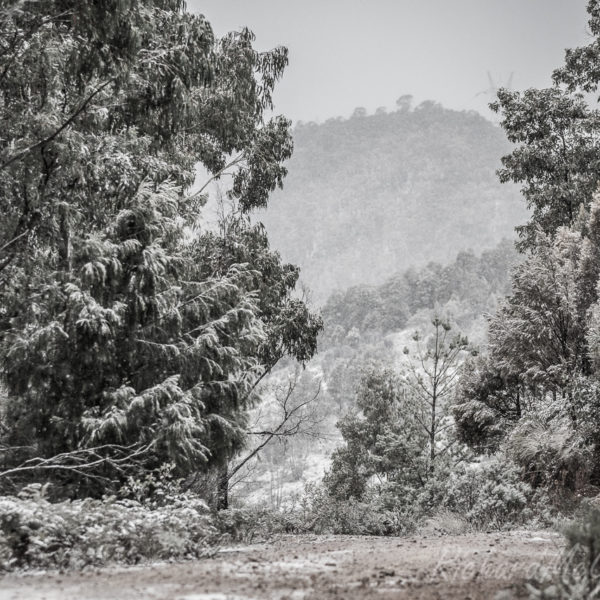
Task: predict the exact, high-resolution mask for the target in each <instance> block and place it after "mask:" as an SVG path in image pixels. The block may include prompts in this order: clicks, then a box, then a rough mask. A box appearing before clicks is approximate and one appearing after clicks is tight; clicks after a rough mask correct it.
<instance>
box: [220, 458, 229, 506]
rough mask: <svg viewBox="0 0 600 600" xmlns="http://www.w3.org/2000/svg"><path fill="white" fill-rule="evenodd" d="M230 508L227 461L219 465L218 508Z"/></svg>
mask: <svg viewBox="0 0 600 600" xmlns="http://www.w3.org/2000/svg"><path fill="white" fill-rule="evenodd" d="M228 508H229V470H228V464H227V463H225V464H224V465H223V466H221V467H219V475H218V480H217V510H226V509H228Z"/></svg>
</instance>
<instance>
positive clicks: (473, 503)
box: [438, 454, 553, 530]
mask: <svg viewBox="0 0 600 600" xmlns="http://www.w3.org/2000/svg"><path fill="white" fill-rule="evenodd" d="M438 493H439V494H440V505H441V506H442V507H444V508H446V509H449V510H451V511H453V512H455V513H458V514H460V515H461V516H463V518H465V519H466V520H467V522H468V523H469V525H470V526H471V527H473V528H474V529H477V530H489V529H506V528H510V527H518V526H521V525H531V524H532V523H533V522H534V521H535V520H537V521H538V525H541V526H547V525H548V524H549V523H550V522H551V519H552V517H553V514H552V512H551V509H550V507H549V506H548V499H547V496H546V495H545V494H544V493H543V492H537V491H536V490H534V488H533V487H532V486H531V485H529V484H528V483H525V482H523V481H522V480H521V474H520V471H519V468H518V467H517V466H516V465H515V464H514V463H512V462H511V461H510V460H507V457H506V456H504V455H502V454H498V455H496V456H494V457H492V458H490V459H488V460H485V461H483V462H481V463H479V464H477V463H474V464H466V465H464V466H463V467H461V468H458V469H456V470H455V471H454V472H452V473H450V474H449V475H448V477H447V479H446V480H445V481H443V483H442V485H441V488H440V492H438Z"/></svg>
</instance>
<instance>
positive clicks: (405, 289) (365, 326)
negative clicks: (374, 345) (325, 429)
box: [321, 240, 519, 348]
mask: <svg viewBox="0 0 600 600" xmlns="http://www.w3.org/2000/svg"><path fill="white" fill-rule="evenodd" d="M518 258H519V257H518V254H517V252H516V250H515V248H514V244H513V242H510V241H508V240H504V241H502V242H501V243H500V244H499V245H498V246H497V247H496V248H494V249H492V250H486V251H484V252H482V253H481V256H479V257H478V256H476V255H475V254H474V253H473V252H471V251H469V252H460V253H459V254H458V255H457V257H456V259H455V260H454V262H452V263H450V264H448V265H445V266H444V265H441V264H439V263H435V262H431V263H429V264H428V265H427V266H425V267H423V268H421V269H415V268H411V269H408V270H407V271H405V272H403V273H399V274H397V275H394V276H392V277H390V278H389V279H387V280H386V281H385V282H384V283H382V284H381V285H379V286H367V285H361V286H355V287H352V288H350V289H348V290H346V291H345V292H336V293H334V294H332V295H331V296H330V297H329V299H328V300H327V302H326V304H325V305H324V307H323V322H324V330H323V333H322V335H321V340H322V348H327V347H330V346H332V345H336V344H340V343H342V341H343V340H344V338H345V337H346V336H347V335H348V334H349V332H350V331H352V330H354V329H355V330H357V331H358V333H360V334H366V333H368V332H369V333H372V334H375V335H377V336H380V335H382V334H386V333H390V332H393V331H398V330H401V329H403V328H404V327H405V326H406V324H407V322H408V320H409V319H410V317H411V316H412V315H414V314H416V313H417V312H418V311H420V310H433V309H435V308H436V307H437V308H438V309H439V310H440V311H441V312H444V307H445V306H446V305H447V304H448V303H449V302H450V301H454V302H455V303H459V304H460V313H459V314H458V311H457V310H456V309H457V306H454V311H453V312H455V313H457V314H455V315H454V316H455V318H458V321H459V325H460V326H461V327H463V328H468V326H469V325H470V324H471V322H472V321H473V320H474V319H476V318H477V317H479V316H480V315H482V314H483V313H485V312H491V311H493V310H494V308H495V304H496V302H497V301H498V299H500V298H503V297H504V296H506V295H507V294H508V293H509V292H510V288H511V284H510V270H511V268H512V267H513V266H514V265H515V264H516V263H517V262H518Z"/></svg>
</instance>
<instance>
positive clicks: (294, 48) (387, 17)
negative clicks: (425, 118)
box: [187, 0, 590, 121]
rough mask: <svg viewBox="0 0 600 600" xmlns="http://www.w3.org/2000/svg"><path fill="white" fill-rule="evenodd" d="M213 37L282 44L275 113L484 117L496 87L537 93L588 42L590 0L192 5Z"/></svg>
mask: <svg viewBox="0 0 600 600" xmlns="http://www.w3.org/2000/svg"><path fill="white" fill-rule="evenodd" d="M187 4H188V9H189V10H190V11H193V12H200V13H203V14H204V15H205V16H206V17H207V19H208V20H209V21H210V22H211V24H212V26H213V29H214V30H215V33H216V34H217V35H221V34H223V33H225V32H226V31H230V30H235V29H239V28H240V27H242V26H247V27H249V28H250V29H252V30H253V31H254V33H255V34H256V37H257V41H256V47H257V48H258V49H261V50H263V49H268V48H271V47H274V46H277V45H285V46H287V47H288V48H289V51H290V64H289V66H288V68H287V71H286V74H285V76H284V78H283V80H282V81H281V82H280V83H279V87H278V90H277V92H276V95H275V103H276V106H275V108H276V111H275V112H276V113H282V114H285V115H286V116H288V117H290V118H292V119H293V120H299V119H300V120H304V121H310V120H315V121H323V120H325V119H327V118H329V117H332V116H348V115H350V113H351V112H352V111H353V109H354V108H356V107H358V106H364V107H365V108H367V109H368V110H369V112H372V111H374V110H375V109H376V108H377V107H378V106H386V107H388V108H392V107H393V106H394V104H395V101H396V99H397V98H398V97H399V96H401V95H403V94H412V95H414V96H415V99H416V100H417V101H421V100H425V99H431V100H436V101H438V102H441V103H442V104H444V106H447V107H450V108H457V109H478V110H483V111H485V110H486V109H485V106H486V104H487V102H488V101H489V100H488V98H487V97H486V96H485V95H484V94H480V95H477V94H478V93H479V92H482V91H484V90H486V89H487V88H489V87H490V86H489V83H488V80H487V75H486V72H487V71H490V72H491V74H492V77H493V79H494V81H495V83H496V85H498V86H500V85H504V84H506V82H507V80H508V78H509V77H510V74H511V72H514V77H513V82H512V87H513V88H515V89H523V88H526V87H543V86H547V85H549V83H550V74H551V72H552V69H553V68H555V67H557V66H559V65H560V64H561V63H562V59H563V55H564V49H565V48H566V47H573V46H577V45H582V44H584V43H587V42H589V40H590V37H589V34H588V32H587V26H586V24H587V14H586V11H585V6H586V4H587V2H586V0H188V3H187Z"/></svg>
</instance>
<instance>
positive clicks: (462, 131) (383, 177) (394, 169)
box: [259, 102, 526, 302]
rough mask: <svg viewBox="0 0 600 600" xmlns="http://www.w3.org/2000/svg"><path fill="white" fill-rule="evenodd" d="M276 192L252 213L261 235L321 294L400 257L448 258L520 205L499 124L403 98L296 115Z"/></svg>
mask: <svg viewBox="0 0 600 600" xmlns="http://www.w3.org/2000/svg"><path fill="white" fill-rule="evenodd" d="M294 141H295V151H294V156H293V158H292V159H291V160H290V161H289V163H288V169H289V174H288V177H287V179H286V181H285V187H284V190H283V191H282V192H278V193H277V194H275V195H274V197H273V198H272V200H271V202H270V205H269V208H268V209H267V211H266V212H264V213H263V214H262V215H260V217H259V218H261V220H262V221H263V222H264V224H265V225H266V227H267V230H268V232H269V236H270V239H271V242H272V246H273V247H274V248H277V249H279V250H280V251H281V253H282V256H283V258H284V259H285V260H287V261H290V262H293V263H295V264H297V265H299V266H300V267H301V268H302V279H303V280H304V281H305V282H306V283H307V284H308V286H309V287H310V288H311V289H312V290H313V292H314V299H315V300H317V301H319V302H323V301H324V300H325V299H326V298H327V297H328V296H329V294H330V293H331V292H332V291H334V290H341V289H346V288H348V287H350V286H353V285H357V284H377V283H380V282H382V281H383V280H385V279H386V278H388V277H389V276H390V275H392V274H394V273H398V272H400V271H402V270H404V269H406V268H408V267H411V266H415V267H419V266H422V265H424V264H426V263H428V262H429V261H432V260H433V261H439V262H442V263H448V262H450V261H451V260H453V259H454V257H455V256H456V254H457V253H458V252H459V251H461V250H466V249H472V250H474V251H475V252H478V251H481V250H482V249H485V248H491V247H493V246H495V245H496V244H497V243H498V242H499V241H500V240H501V239H502V238H503V237H510V238H512V237H514V232H513V229H514V226H515V225H517V224H519V223H521V222H523V221H524V220H525V218H526V211H525V208H524V206H523V201H522V199H521V198H520V196H519V193H518V190H517V189H516V187H514V186H510V185H506V184H502V185H501V184H500V183H499V182H498V179H497V176H496V174H495V171H496V169H497V168H498V167H499V166H500V157H501V156H503V155H504V154H507V153H508V152H509V151H510V145H509V143H508V142H507V140H506V139H505V137H504V134H503V132H502V131H501V130H500V129H499V128H498V127H497V126H496V125H494V124H492V123H491V122H489V121H487V120H486V119H484V118H483V117H482V116H481V115H479V114H478V113H474V112H457V111H454V110H447V109H444V108H443V107H442V106H440V105H439V104H436V103H434V102H424V103H422V104H420V105H419V106H417V107H416V108H415V109H411V108H410V107H409V106H408V105H407V103H405V105H404V107H403V108H400V109H399V110H397V111H395V112H391V113H385V112H383V111H378V113H377V114H374V115H370V116H368V115H366V114H365V111H364V110H360V109H357V110H356V111H355V113H354V115H353V116H352V117H351V118H350V119H341V118H339V119H330V120H328V121H326V122H325V123H322V124H316V123H308V124H298V125H297V126H296V127H295V129H294Z"/></svg>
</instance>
